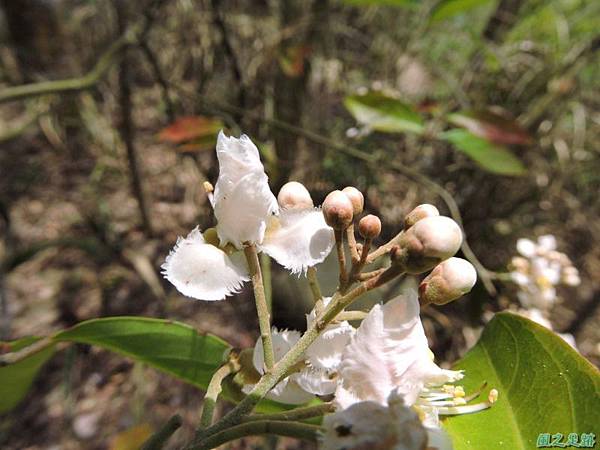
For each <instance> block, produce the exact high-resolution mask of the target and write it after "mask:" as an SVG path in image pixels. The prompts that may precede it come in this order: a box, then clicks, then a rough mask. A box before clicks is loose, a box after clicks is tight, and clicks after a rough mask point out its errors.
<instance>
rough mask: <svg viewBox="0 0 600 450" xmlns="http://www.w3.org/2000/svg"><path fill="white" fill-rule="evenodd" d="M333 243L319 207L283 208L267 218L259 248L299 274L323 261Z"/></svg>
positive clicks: (330, 232) (332, 237) (331, 231)
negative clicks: (265, 229) (267, 223)
mask: <svg viewBox="0 0 600 450" xmlns="http://www.w3.org/2000/svg"><path fill="white" fill-rule="evenodd" d="M333 244H334V235H333V230H332V229H331V227H329V226H328V225H327V224H326V223H325V219H324V217H323V213H322V212H321V210H320V209H319V208H308V209H283V210H281V212H280V214H279V216H278V217H273V218H272V219H271V222H270V224H269V227H268V229H267V232H266V234H265V238H264V241H263V243H262V245H260V249H261V250H262V251H263V252H265V253H266V254H267V255H269V256H270V257H271V258H273V259H275V260H276V261H277V262H278V263H279V264H281V265H282V266H283V267H285V268H286V269H288V270H289V271H291V272H292V273H296V274H299V273H302V272H306V269H308V268H309V267H310V266H314V265H316V264H319V263H321V262H323V261H324V260H325V258H326V257H327V255H329V252H331V249H332V248H333Z"/></svg>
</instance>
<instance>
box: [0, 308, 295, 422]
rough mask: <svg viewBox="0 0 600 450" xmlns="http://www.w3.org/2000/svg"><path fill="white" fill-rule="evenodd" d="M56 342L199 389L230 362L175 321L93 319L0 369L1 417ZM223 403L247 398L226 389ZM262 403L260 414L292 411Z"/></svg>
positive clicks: (222, 345) (11, 348) (23, 343)
mask: <svg viewBox="0 0 600 450" xmlns="http://www.w3.org/2000/svg"><path fill="white" fill-rule="evenodd" d="M39 339H40V338H34V337H30V338H23V339H21V340H18V341H14V342H6V343H1V344H0V345H1V346H0V349H2V351H3V352H4V353H6V352H16V351H18V350H21V349H22V348H25V347H27V346H29V345H31V344H33V343H35V342H36V341H38V340H39ZM56 342H73V343H81V344H89V345H95V346H97V347H100V348H104V349H107V350H111V351H114V352H116V353H120V354H122V355H125V356H127V357H130V358H132V359H135V360H136V361H142V362H144V363H145V364H147V365H148V366H150V367H153V368H155V369H158V370H161V371H163V372H166V373H169V374H171V375H173V376H175V377H176V378H179V379H181V380H183V381H185V382H188V383H190V384H192V385H194V386H196V387H199V388H201V389H206V388H207V387H208V383H209V381H210V379H211V377H212V375H213V373H214V372H215V371H216V370H217V369H218V368H219V367H220V366H221V365H222V364H223V363H224V362H225V361H226V359H227V355H228V353H229V351H230V350H231V347H230V346H229V345H228V344H227V343H226V342H225V341H223V340H221V339H219V338H218V337H216V336H212V335H208V334H202V333H199V332H197V331H196V330H195V329H194V328H192V327H190V326H188V325H185V324H183V323H180V322H174V321H171V320H161V319H151V318H145V317H107V318H101V319H92V320H88V321H85V322H81V323H80V324H77V325H75V326H74V327H72V328H69V329H67V330H64V331H60V332H58V333H56V334H55V335H54V336H53V340H51V341H49V345H48V346H47V347H45V348H43V349H42V350H41V351H39V352H37V353H34V354H32V355H31V356H29V357H27V358H25V359H23V360H22V361H20V362H18V363H15V364H11V365H9V366H6V367H0V412H6V411H8V410H10V409H12V408H13V407H14V406H16V405H17V403H18V402H19V401H20V400H21V399H22V398H23V397H24V396H25V394H26V393H27V391H28V389H29V387H30V386H31V383H32V381H33V379H34V377H35V374H36V373H37V371H38V370H39V368H40V367H41V366H42V365H43V364H44V363H45V362H46V361H47V360H48V359H49V358H50V357H51V356H52V354H53V352H54V348H55V344H56ZM224 398H225V399H227V400H230V401H233V402H237V401H239V400H241V398H243V396H242V394H241V391H240V390H239V388H238V387H236V386H233V385H231V384H230V383H229V384H226V385H225V389H224ZM293 407H294V406H292V405H284V404H281V403H277V402H273V401H271V400H263V401H262V402H261V403H260V405H259V406H258V407H257V408H256V411H258V412H276V411H284V410H286V409H291V408H293Z"/></svg>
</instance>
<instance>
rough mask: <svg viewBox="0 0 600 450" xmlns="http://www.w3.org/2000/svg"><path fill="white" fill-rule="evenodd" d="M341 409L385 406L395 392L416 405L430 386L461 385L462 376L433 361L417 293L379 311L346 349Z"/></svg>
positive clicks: (339, 398)
mask: <svg viewBox="0 0 600 450" xmlns="http://www.w3.org/2000/svg"><path fill="white" fill-rule="evenodd" d="M339 372H340V376H341V379H342V382H341V383H340V385H339V387H338V389H337V391H336V403H337V404H338V405H340V406H342V407H347V406H349V405H350V404H351V403H355V402H358V401H363V400H371V401H375V402H377V403H380V404H383V405H385V404H386V402H387V398H388V396H389V395H390V393H391V392H392V391H396V392H397V393H398V394H400V395H402V396H403V397H404V400H405V402H406V404H407V405H409V406H411V405H413V404H415V403H416V402H417V400H418V398H419V395H420V393H421V391H422V390H423V389H424V388H425V387H426V386H432V385H433V386H435V385H442V384H444V383H449V382H453V381H457V380H460V379H461V378H462V377H463V375H462V372H460V371H458V372H457V371H452V370H445V369H441V368H440V367H438V366H437V365H436V364H435V363H434V362H433V359H432V357H431V351H430V350H429V345H428V343H427V337H426V336H425V332H424V330H423V325H422V324H421V319H420V317H419V302H418V300H417V296H416V293H415V292H414V291H412V292H410V293H409V294H407V295H403V296H398V297H396V298H394V299H393V300H391V301H389V302H388V303H386V304H385V305H383V306H382V305H375V306H374V307H373V309H371V312H369V314H368V315H367V317H366V318H365V319H364V320H363V321H362V324H361V325H360V327H359V328H358V330H357V331H356V334H355V336H354V337H353V338H352V340H351V342H350V344H349V345H348V346H347V347H346V349H345V351H344V353H343V356H342V362H341V364H340V369H339Z"/></svg>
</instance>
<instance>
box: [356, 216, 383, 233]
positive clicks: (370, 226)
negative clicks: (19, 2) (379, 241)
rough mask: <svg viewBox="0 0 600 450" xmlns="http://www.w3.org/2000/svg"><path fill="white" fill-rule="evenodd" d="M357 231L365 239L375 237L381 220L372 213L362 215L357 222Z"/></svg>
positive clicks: (379, 231) (379, 230)
mask: <svg viewBox="0 0 600 450" xmlns="http://www.w3.org/2000/svg"><path fill="white" fill-rule="evenodd" d="M358 232H359V233H360V235H361V236H362V237H363V238H365V239H375V238H376V237H377V236H379V234H380V233H381V220H379V217H377V216H374V215H373V214H369V215H368V216H365V217H363V218H362V219H360V222H358Z"/></svg>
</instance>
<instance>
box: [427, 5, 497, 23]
mask: <svg viewBox="0 0 600 450" xmlns="http://www.w3.org/2000/svg"><path fill="white" fill-rule="evenodd" d="M490 1H491V0H441V1H440V2H439V3H438V4H437V5H436V6H435V7H434V8H433V10H432V11H431V16H430V18H429V20H430V22H438V21H440V20H444V19H447V18H449V17H452V16H455V15H457V14H462V13H464V12H467V11H470V10H471V9H474V8H477V7H479V6H483V5H486V4H488V3H490Z"/></svg>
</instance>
